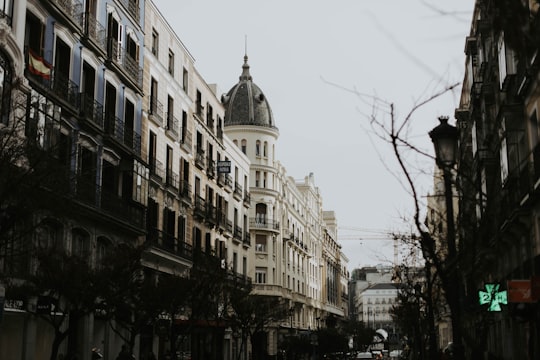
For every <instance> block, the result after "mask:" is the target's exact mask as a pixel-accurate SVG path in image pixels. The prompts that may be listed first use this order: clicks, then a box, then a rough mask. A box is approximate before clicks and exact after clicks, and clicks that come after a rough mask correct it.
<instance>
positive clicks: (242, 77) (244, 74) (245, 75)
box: [240, 35, 251, 80]
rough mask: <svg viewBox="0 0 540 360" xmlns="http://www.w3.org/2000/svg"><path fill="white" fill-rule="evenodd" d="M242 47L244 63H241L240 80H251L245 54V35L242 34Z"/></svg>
mask: <svg viewBox="0 0 540 360" xmlns="http://www.w3.org/2000/svg"><path fill="white" fill-rule="evenodd" d="M244 49H245V50H244V51H245V52H244V65H242V75H240V80H251V75H250V73H249V65H248V56H247V35H244Z"/></svg>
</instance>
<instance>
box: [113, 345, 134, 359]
mask: <svg viewBox="0 0 540 360" xmlns="http://www.w3.org/2000/svg"><path fill="white" fill-rule="evenodd" d="M132 359H133V358H132V357H131V353H130V352H129V350H128V347H127V345H125V344H124V345H122V350H120V352H119V353H118V356H117V357H116V360H132Z"/></svg>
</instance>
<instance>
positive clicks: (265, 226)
mask: <svg viewBox="0 0 540 360" xmlns="http://www.w3.org/2000/svg"><path fill="white" fill-rule="evenodd" d="M249 228H250V229H260V230H272V231H279V222H278V221H275V220H270V219H267V218H266V217H263V216H257V217H254V218H250V219H249Z"/></svg>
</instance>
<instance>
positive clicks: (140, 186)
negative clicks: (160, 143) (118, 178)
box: [133, 160, 148, 205]
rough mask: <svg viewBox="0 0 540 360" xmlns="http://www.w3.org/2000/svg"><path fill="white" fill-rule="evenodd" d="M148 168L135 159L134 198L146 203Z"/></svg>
mask: <svg viewBox="0 0 540 360" xmlns="http://www.w3.org/2000/svg"><path fill="white" fill-rule="evenodd" d="M147 193H148V169H147V168H146V167H145V166H144V165H143V164H142V163H140V162H138V161H137V160H134V161H133V200H135V201H137V202H138V203H141V204H143V205H146V202H147V201H148V198H147V196H146V195H147Z"/></svg>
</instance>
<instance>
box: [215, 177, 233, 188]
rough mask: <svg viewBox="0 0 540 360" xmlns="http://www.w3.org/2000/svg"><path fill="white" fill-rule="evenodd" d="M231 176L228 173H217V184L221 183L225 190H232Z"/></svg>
mask: <svg viewBox="0 0 540 360" xmlns="http://www.w3.org/2000/svg"><path fill="white" fill-rule="evenodd" d="M232 183H233V180H232V177H231V175H229V174H223V173H222V174H219V175H218V184H219V185H221V186H222V187H223V188H224V189H225V190H226V191H227V192H231V191H232Z"/></svg>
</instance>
